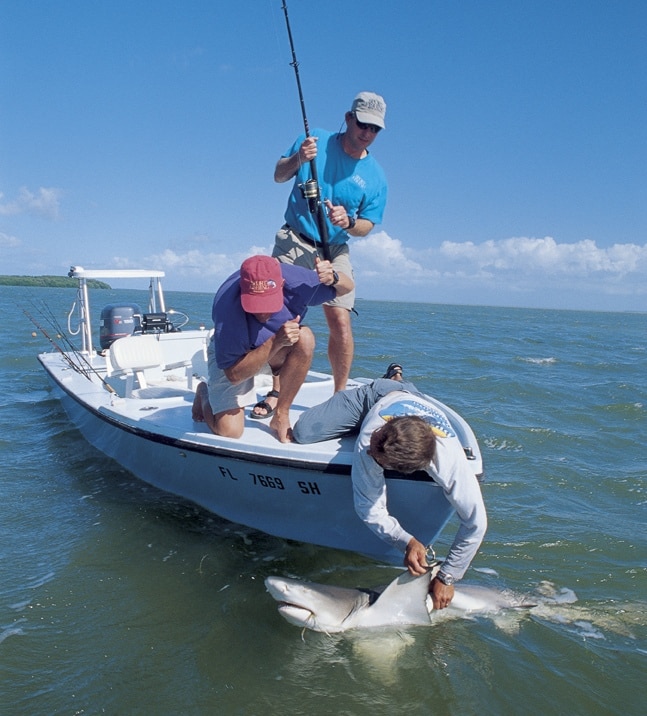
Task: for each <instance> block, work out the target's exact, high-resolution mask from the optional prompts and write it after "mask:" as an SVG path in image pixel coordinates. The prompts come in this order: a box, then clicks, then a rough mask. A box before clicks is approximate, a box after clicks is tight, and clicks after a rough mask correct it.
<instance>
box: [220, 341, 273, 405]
mask: <svg viewBox="0 0 647 716" xmlns="http://www.w3.org/2000/svg"><path fill="white" fill-rule="evenodd" d="M207 364H208V369H209V378H208V380H207V388H208V390H209V405H211V410H212V411H213V414H214V415H217V414H218V413H224V412H226V411H227V410H236V409H237V408H244V407H245V406H247V405H254V404H255V403H256V401H257V394H256V389H257V388H256V386H257V383H258V382H259V381H258V380H257V379H256V378H248V379H247V380H244V381H243V382H242V383H238V385H234V384H233V383H231V382H230V381H229V380H228V378H227V376H226V375H225V372H224V370H222V369H221V368H218V365H217V363H216V351H215V348H214V345H213V341H209V345H208V347H207ZM261 375H263V376H269V378H266V382H269V385H270V386H271V384H272V383H271V376H272V371H271V370H270V366H269V365H267V366H266V369H264V370H263V371H262V373H261ZM261 381H262V379H261Z"/></svg>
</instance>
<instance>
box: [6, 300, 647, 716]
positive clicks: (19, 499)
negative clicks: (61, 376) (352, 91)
mask: <svg viewBox="0 0 647 716" xmlns="http://www.w3.org/2000/svg"><path fill="white" fill-rule="evenodd" d="M74 295H75V292H74V290H65V289H45V288H43V289H28V288H20V287H0V299H1V300H2V305H3V306H4V307H5V311H4V314H3V315H4V321H3V340H2V347H1V348H0V425H1V430H0V464H2V479H1V481H0V515H1V518H0V711H1V712H2V713H3V714H7V715H14V714H15V715H22V714H29V715H30V716H31V715H34V716H35V715H40V714H43V715H46V714H47V715H49V714H66V715H67V714H69V715H72V714H155V715H156V716H163V715H167V714H169V715H170V714H224V715H229V714H232V715H234V714H235V715H241V716H250V715H252V714H258V715H259V716H267V715H268V714H277V715H278V714H280V715H285V716H291V715H293V714H294V715H296V714H304V715H306V714H307V715H308V716H318V715H320V714H321V715H324V714H325V715H327V716H328V715H330V714H340V715H342V714H343V715H344V716H346V715H347V716H364V715H366V716H369V715H370V716H376V715H380V714H389V715H392V714H407V715H415V714H420V715H423V714H424V715H426V714H434V715H443V714H451V715H452V716H455V715H462V714H497V715H499V714H524V715H525V714H537V715H539V714H541V715H542V716H544V715H545V714H554V713H560V714H562V713H563V714H582V715H584V714H586V715H590V714H600V715H602V714H623V715H627V714H636V715H638V714H642V713H644V712H645V703H646V696H647V687H646V679H645V673H646V667H647V597H646V591H647V536H646V531H645V522H646V519H645V516H646V511H647V510H646V507H647V485H646V478H647V457H646V456H645V448H644V443H645V433H646V432H647V430H646V429H647V420H646V417H647V407H646V406H647V314H617V313H593V312H590V313H589V312H570V311H546V310H525V309H505V308H487V307H477V308H475V307H464V306H445V305H437V304H411V303H392V302H374V301H359V302H358V306H357V308H358V313H359V315H358V316H355V318H354V331H355V336H356V359H355V366H354V370H353V375H364V376H379V375H381V374H382V373H383V372H384V368H385V367H386V365H387V364H388V363H390V362H391V361H392V360H398V361H400V362H401V363H402V364H403V366H404V367H405V374H406V375H407V377H409V378H410V379H413V380H414V381H415V382H416V383H417V384H418V386H419V387H420V388H421V389H423V390H424V391H426V392H429V393H432V394H434V395H436V396H437V397H438V398H440V399H441V400H443V401H444V402H446V403H447V404H449V405H451V406H452V407H454V408H455V409H457V410H458V411H459V412H460V413H461V414H463V415H464V416H465V417H466V418H467V419H468V420H469V422H470V423H471V425H472V427H473V428H474V430H475V432H476V434H477V436H478V438H479V440H480V443H481V446H482V450H483V456H484V461H485V468H486V482H485V483H484V484H483V492H484V496H485V500H486V504H487V506H488V513H489V521H490V525H489V530H488V534H487V536H486V539H485V542H484V543H483V546H482V549H481V551H480V553H479V554H478V555H477V557H476V559H475V560H474V562H473V564H472V568H471V569H470V571H469V572H468V574H467V575H466V578H465V581H469V582H472V583H476V584H484V585H487V586H490V587H494V588H498V589H501V590H506V589H507V590H513V591H515V592H519V593H523V594H537V592H538V591H539V592H541V593H544V594H545V593H549V592H550V593H553V594H555V595H557V598H558V599H557V602H556V603H553V604H552V605H548V606H546V608H545V609H542V610H540V611H538V612H535V611H533V612H526V611H524V612H521V613H518V614H512V615H506V616H505V617H502V618H500V619H499V618H497V619H494V618H491V617H476V618H474V619H458V620H453V621H447V622H443V623H441V624H437V625H434V626H430V627H416V628H407V629H399V630H395V629H394V630H380V631H378V632H362V633H355V634H353V633H346V634H341V635H335V636H330V635H326V634H319V633H314V632H310V631H306V632H303V633H302V632H301V630H300V629H298V628H297V627H294V626H292V625H290V624H288V623H287V622H286V621H284V620H283V619H282V618H281V617H280V615H279V614H278V612H277V609H276V603H275V602H274V600H273V599H272V598H271V597H270V596H269V594H267V592H266V591H265V588H264V585H263V579H264V578H265V577H266V576H268V575H270V574H278V575H290V576H297V577H301V578H303V579H307V580H312V581H318V582H328V583H331V584H339V585H344V586H362V587H370V586H375V585H378V584H384V583H386V582H388V581H390V580H391V579H392V578H393V577H394V576H395V574H396V573H397V572H396V571H395V570H394V569H393V568H389V567H385V566H383V565H380V564H377V563H375V562H372V561H371V560H368V559H366V558H364V557H361V556H358V555H354V554H352V553H346V552H338V551H334V550H327V549H323V548H318V547H313V546H310V545H303V544H300V543H295V542H287V541H284V540H280V539H276V538H273V537H270V536H267V535H264V534H262V533H259V532H256V531H254V530H251V529H249V528H247V527H243V526H240V525H234V524H231V523H228V522H225V521H224V520H222V519H220V518H218V517H216V516H215V515H211V514H208V513H206V512H204V511H203V510H201V509H198V508H196V507H195V506H193V505H191V504H189V503H187V502H184V501H182V500H179V499H177V498H174V497H173V496H169V495H166V494H162V493H160V492H158V491H156V490H154V489H152V488H150V487H148V486H147V485H145V484H143V483H141V482H139V481H138V480H137V479H135V478H134V477H133V476H132V475H131V474H129V473H127V472H125V471H124V470H122V469H121V468H120V467H119V466H118V465H117V464H116V463H115V462H113V461H111V460H109V459H107V458H105V457H103V456H102V455H101V454H100V453H98V452H97V451H96V450H94V449H93V448H92V447H90V446H89V445H88V444H87V443H86V442H85V441H84V440H83V439H82V438H81V436H80V435H79V433H78V432H77V431H76V430H75V429H73V428H72V427H71V426H70V424H69V422H68V420H67V418H66V416H65V414H64V412H63V411H62V409H61V407H60V405H59V403H58V401H57V400H55V399H54V398H53V396H52V394H51V392H50V390H49V388H48V383H47V381H46V378H45V375H44V373H43V372H42V370H41V369H40V366H39V364H38V363H37V361H36V354H37V353H38V352H42V351H44V350H50V349H52V346H51V345H50V344H49V343H48V342H47V340H45V338H44V337H43V336H42V335H41V334H40V333H39V332H38V331H37V330H36V329H35V328H34V326H33V325H32V323H31V322H30V321H29V319H28V318H27V317H26V316H25V314H24V313H23V312H22V310H23V308H26V309H27V310H28V311H29V313H31V314H33V315H34V316H35V317H36V318H37V320H44V319H41V318H40V317H41V316H42V314H43V313H46V314H50V312H51V315H54V316H55V317H56V319H57V320H58V321H59V322H60V323H61V325H65V320H66V312H67V310H68V308H69V306H70V305H71V303H72V301H73V298H74ZM133 297H134V298H137V297H138V296H137V295H135V296H133V292H126V291H109V292H100V293H94V294H93V303H94V310H95V313H96V316H97V317H98V311H97V309H98V308H100V307H101V306H102V305H104V304H107V303H111V302H114V301H115V300H124V299H125V298H128V300H132V299H133ZM167 299H168V304H169V305H170V306H172V307H173V308H176V309H180V310H183V311H186V312H187V313H188V314H189V315H190V316H191V318H192V325H194V326H195V325H197V324H198V323H199V322H200V321H205V322H208V320H209V315H210V303H211V296H209V295H205V294H191V293H171V294H169V295H168V296H167ZM308 322H309V323H310V324H311V325H312V326H313V328H314V329H315V332H316V334H317V337H318V339H319V340H318V348H317V357H316V360H315V364H314V368H316V369H318V370H328V366H327V361H326V357H325V343H326V331H325V328H324V325H323V320H322V317H321V314H320V311H319V309H315V310H312V311H311V312H310V313H309V315H308ZM44 327H46V329H47V330H48V332H50V333H51V332H52V331H51V330H50V327H49V324H48V323H45V324H44ZM32 333H36V335H32ZM54 339H55V337H54ZM331 519H334V516H332V515H331ZM454 530H455V523H452V524H450V525H449V527H448V529H447V530H446V531H445V533H444V534H443V536H442V539H441V541H440V542H438V543H437V544H436V545H435V547H436V550H437V552H438V553H439V555H441V556H442V555H443V553H444V552H445V551H446V550H447V548H448V545H449V544H450V543H451V540H452V538H453V534H454ZM575 597H576V601H572V599H573V598H575Z"/></svg>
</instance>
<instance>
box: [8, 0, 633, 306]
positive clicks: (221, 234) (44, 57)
mask: <svg viewBox="0 0 647 716" xmlns="http://www.w3.org/2000/svg"><path fill="white" fill-rule="evenodd" d="M288 10H289V16H290V22H291V26H292V33H293V36H294V42H295V46H296V52H297V58H298V60H299V71H300V75H301V82H302V86H303V92H304V98H305V105H306V109H307V114H308V119H309V122H310V126H311V127H325V128H327V129H337V128H339V127H340V126H341V123H342V120H343V116H344V112H345V111H346V110H347V109H348V108H349V106H350V103H351V102H352V98H353V96H354V95H355V94H356V93H357V92H358V91H360V90H371V91H375V92H378V93H380V94H382V95H383V96H384V98H385V100H386V102H387V106H388V108H387V118H386V122H387V129H386V131H384V132H382V133H381V134H380V135H379V136H378V137H377V139H376V141H375V143H374V145H373V152H374V154H375V156H376V157H377V159H378V160H379V161H380V163H381V164H382V166H383V167H384V169H385V171H386V173H387V177H388V180H389V202H388V205H387V210H386V214H385V219H384V223H383V224H382V225H380V226H377V227H376V228H375V230H374V231H373V233H372V234H371V235H370V236H369V237H367V238H365V239H361V240H357V239H354V240H353V241H352V243H351V256H352V258H353V263H354V266H355V272H356V275H355V278H356V282H357V287H358V295H359V296H361V297H363V298H368V299H372V298H386V299H393V300H405V301H429V302H433V303H464V304H485V305H506V306H530V307H548V308H576V309H578V308H594V309H601V310H647V131H646V129H645V128H646V127H647V41H646V39H645V28H646V27H647V3H644V2H642V0H636V1H629V0H615V1H614V2H611V1H610V0H605V1H600V0H560V1H557V0H536V1H531V0H479V1H476V0H465V1H460V0H456V1H455V2H448V1H447V0H442V1H441V0H419V1H418V2H412V1H411V2H393V1H392V0H390V1H389V2H386V1H382V0H373V2H370V3H363V2H353V1H352V0H322V1H321V2H312V1H309V2H305V1H304V0H289V2H288ZM290 60H291V55H290V49H289V43H288V38H287V31H286V27H285V21H284V16H283V12H282V10H281V0H236V1H235V2H231V0H228V1H224V0H223V1H220V0H194V1H192V0H184V1H180V0H176V1H173V2H171V1H169V0H160V1H158V2H156V3H147V2H143V1H139V2H137V1H136V0H130V1H129V2H125V1H123V0H116V1H115V0H113V1H111V2H107V1H106V2H99V1H98V0H94V1H92V0H83V1H82V0H65V2H50V1H47V0H23V1H20V2H19V1H18V0H4V1H3V2H0V62H1V64H2V68H3V69H2V79H1V80H0V83H1V84H0V86H1V88H2V92H1V96H2V98H3V99H2V102H1V103H0V273H3V274H61V275H62V274H65V273H66V272H67V269H68V268H69V266H70V265H72V264H75V265H82V266H84V267H86V268H108V267H111V268H112V267H138V268H161V269H164V270H165V271H166V273H167V278H166V282H165V286H166V288H167V289H176V290H195V291H208V292H211V291H215V290H216V289H217V287H218V286H219V284H220V283H221V281H222V280H223V279H224V278H225V277H226V276H227V275H229V273H231V271H232V270H234V269H235V268H236V267H237V266H238V265H239V264H240V262H241V261H242V260H243V259H244V258H245V257H246V256H248V255H250V254H252V253H270V251H271V247H272V244H273V239H274V233H275V231H276V229H277V228H278V227H279V226H280V225H281V224H282V223H283V211H284V209H285V203H286V199H287V195H288V191H289V184H283V185H277V184H275V183H274V182H273V179H272V173H273V169H274V164H275V162H276V160H277V159H278V157H279V156H280V155H281V153H282V152H283V151H284V150H285V149H287V147H288V146H289V145H290V144H291V143H292V141H293V139H294V138H295V137H296V136H297V135H298V134H299V133H300V132H301V131H302V129H303V124H302V119H301V112H300V106H299V101H298V94H297V88H296V82H295V77H294V71H293V69H292V67H291V66H290V64H289V63H290Z"/></svg>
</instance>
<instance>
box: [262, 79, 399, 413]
mask: <svg viewBox="0 0 647 716" xmlns="http://www.w3.org/2000/svg"><path fill="white" fill-rule="evenodd" d="M385 114H386V103H385V102H384V99H383V98H382V97H380V95H377V94H374V93H373V92H360V93H359V94H358V95H357V96H356V97H355V99H354V100H353V104H352V107H351V109H350V110H349V111H348V112H346V114H345V116H344V119H345V122H346V128H345V131H344V132H335V133H333V132H328V131H325V130H322V129H315V130H313V132H312V133H311V136H309V137H305V135H301V136H300V137H298V138H297V140H296V141H295V142H294V144H293V145H292V146H291V147H290V148H289V149H288V151H287V152H286V153H285V154H284V155H283V156H282V157H281V158H280V159H279V161H278V162H277V164H276V168H275V170H274V180H275V181H276V182H280V183H281V182H287V181H289V180H290V179H294V183H293V186H292V191H291V193H290V197H289V199H288V205H287V209H286V211H285V224H284V225H283V226H282V227H281V229H279V231H278V232H277V234H276V243H275V245H274V250H273V252H272V255H273V256H275V257H276V258H277V259H278V260H279V261H281V262H282V263H289V264H296V265H298V266H305V267H306V268H310V269H312V268H314V260H315V257H316V256H317V255H318V252H319V251H320V250H321V243H320V237H319V229H318V224H317V216H316V214H313V213H311V211H310V210H309V206H308V201H307V199H305V198H304V196H303V192H302V191H301V187H302V185H303V184H305V182H306V181H308V180H309V179H311V178H312V177H311V169H310V162H311V161H312V160H313V159H314V160H315V161H316V166H317V178H318V181H319V193H320V196H321V199H322V201H323V202H324V203H325V207H326V212H325V213H326V215H327V216H326V222H327V227H328V240H329V246H330V254H331V260H332V263H333V267H334V268H335V270H337V271H339V272H340V273H345V274H347V275H348V276H352V275H353V268H352V266H351V263H350V259H349V251H348V240H349V239H350V238H351V237H361V236H366V235H367V234H368V233H369V232H370V231H371V230H372V229H373V227H374V226H375V224H379V223H381V222H382V216H383V214H384V208H385V205H386V195H387V183H386V176H385V174H384V171H383V170H382V167H380V165H379V164H378V163H377V161H376V160H375V157H374V156H373V155H372V154H371V153H370V152H369V147H370V146H371V145H372V143H373V141H374V140H375V138H376V137H377V135H378V132H380V130H382V129H384V126H385V125H384V116H385ZM354 302H355V291H352V292H350V293H348V294H346V295H345V296H344V297H343V298H337V299H335V300H333V301H329V302H326V304H325V305H324V313H325V316H326V321H327V322H328V328H329V332H330V335H329V339H328V358H329V360H330V364H331V366H332V372H333V376H334V379H335V391H338V390H344V388H345V387H346V382H347V381H348V377H349V375H350V369H351V365H352V362H353V351H354V344H353V333H352V327H351V321H350V312H351V310H352V309H353V305H354ZM274 387H275V389H278V385H277V384H276V383H275V385H274ZM262 410H263V409H262V408H260V407H258V408H255V411H257V412H262Z"/></svg>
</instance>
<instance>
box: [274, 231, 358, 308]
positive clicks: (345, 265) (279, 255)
mask: <svg viewBox="0 0 647 716" xmlns="http://www.w3.org/2000/svg"><path fill="white" fill-rule="evenodd" d="M329 248H330V255H331V257H332V265H333V268H334V269H335V271H337V272H341V273H345V274H346V275H347V276H351V277H352V276H353V267H352V265H351V262H350V255H349V251H348V244H330V245H329ZM318 255H319V254H318V253H317V247H316V246H312V245H311V244H309V243H307V242H306V241H304V240H303V239H302V238H301V237H300V236H299V234H297V233H296V232H295V231H293V230H292V229H291V228H290V227H289V226H287V225H286V226H282V227H281V228H280V229H279V230H278V231H277V232H276V239H275V244H274V250H273V251H272V256H274V258H276V259H278V260H279V261H281V262H282V263H284V264H294V265H295V266H303V267H305V268H308V269H314V267H315V258H316V257H317V256H318ZM354 305H355V289H353V290H352V291H351V292H350V293H347V294H345V295H343V296H339V297H338V298H335V299H334V300H332V301H328V302H327V303H324V306H336V307H337V308H345V309H347V310H348V311H351V310H352V309H353V306H354Z"/></svg>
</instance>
